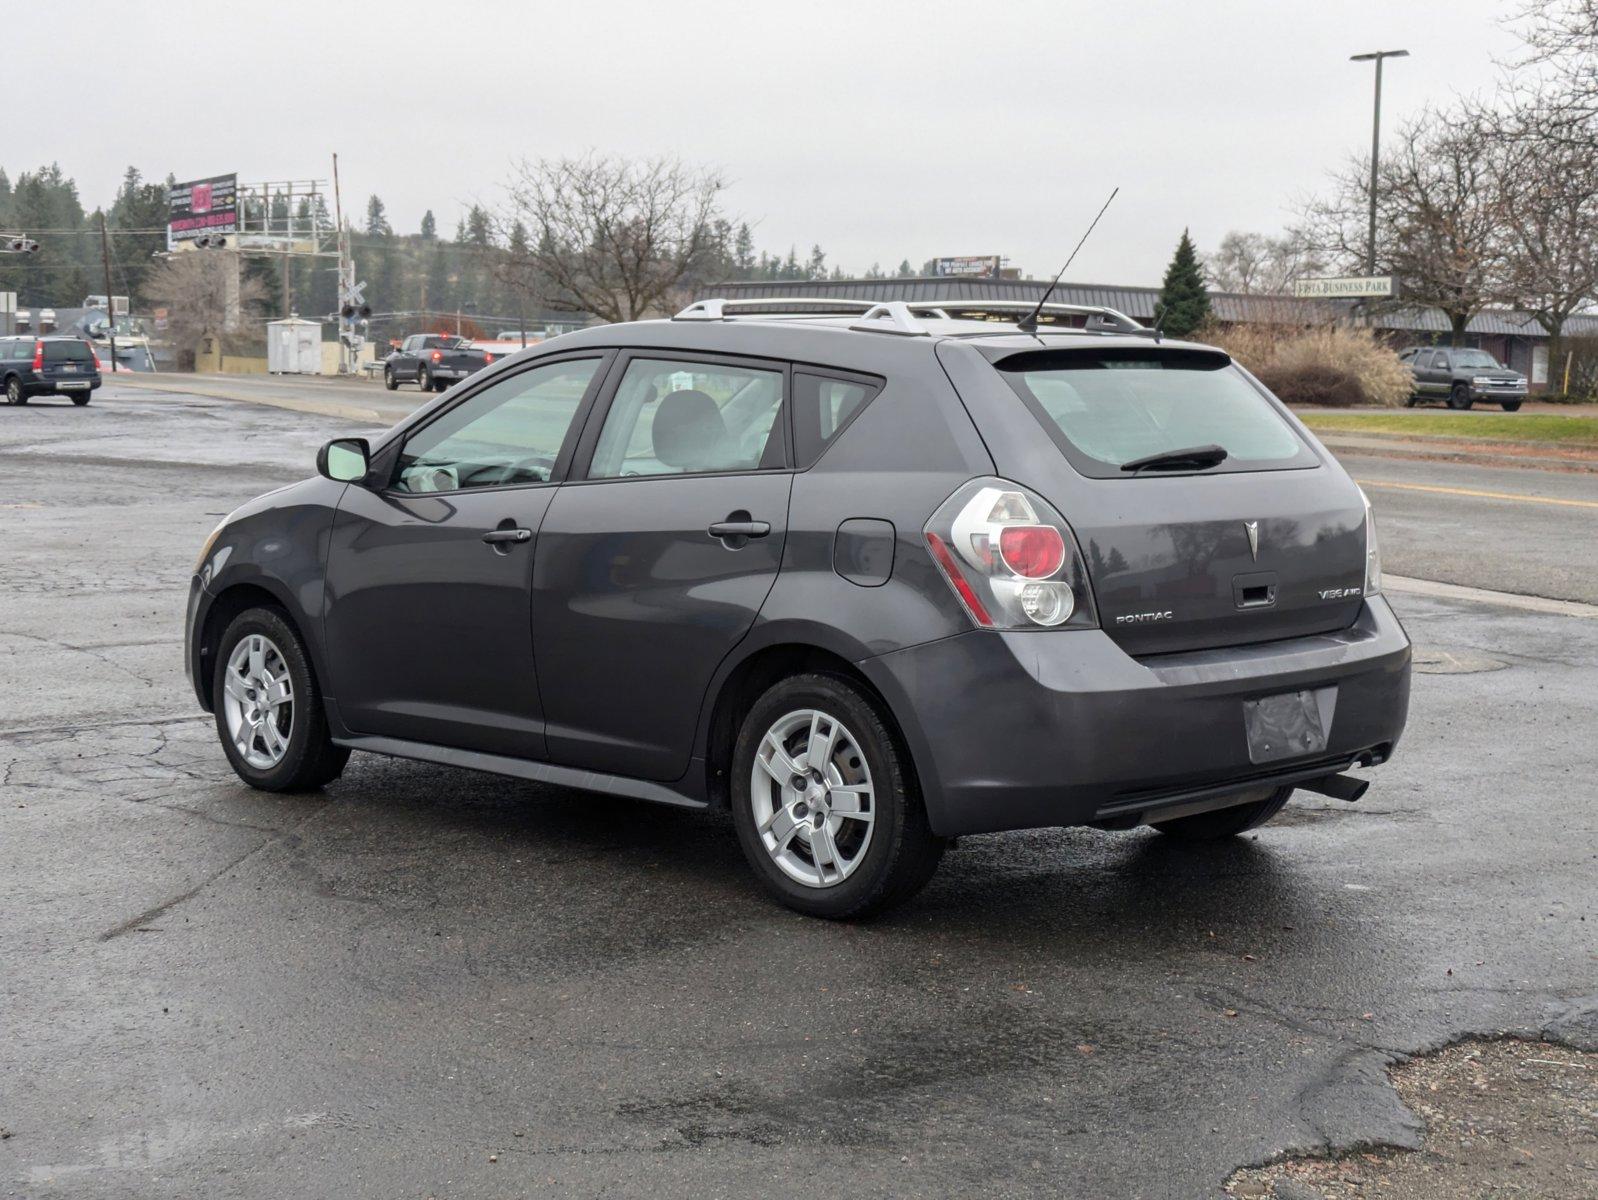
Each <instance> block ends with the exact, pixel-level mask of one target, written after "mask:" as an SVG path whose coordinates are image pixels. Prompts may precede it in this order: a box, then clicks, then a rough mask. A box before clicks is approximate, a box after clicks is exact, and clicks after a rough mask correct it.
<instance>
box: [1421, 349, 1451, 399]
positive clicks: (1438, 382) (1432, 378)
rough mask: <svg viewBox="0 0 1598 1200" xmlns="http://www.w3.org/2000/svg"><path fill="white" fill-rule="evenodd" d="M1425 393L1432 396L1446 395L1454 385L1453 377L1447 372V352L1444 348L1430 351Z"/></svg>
mask: <svg viewBox="0 0 1598 1200" xmlns="http://www.w3.org/2000/svg"><path fill="white" fill-rule="evenodd" d="M1426 379H1427V383H1428V387H1427V389H1426V390H1427V393H1428V394H1429V395H1432V396H1440V397H1446V396H1447V395H1448V393H1449V391H1450V390H1452V388H1453V386H1454V381H1453V377H1452V376H1451V374H1450V373H1449V365H1448V352H1447V351H1446V350H1433V351H1432V365H1431V370H1430V371H1429V372H1428V373H1427V376H1426Z"/></svg>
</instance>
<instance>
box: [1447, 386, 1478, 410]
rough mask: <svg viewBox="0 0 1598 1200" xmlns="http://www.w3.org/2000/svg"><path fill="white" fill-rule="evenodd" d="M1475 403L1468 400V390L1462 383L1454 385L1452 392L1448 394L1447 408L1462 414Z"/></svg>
mask: <svg viewBox="0 0 1598 1200" xmlns="http://www.w3.org/2000/svg"><path fill="white" fill-rule="evenodd" d="M1474 403H1475V401H1474V400H1472V399H1471V398H1470V389H1469V388H1468V387H1466V386H1465V385H1464V384H1462V383H1456V384H1455V385H1454V390H1453V391H1451V392H1449V393H1448V407H1449V408H1452V409H1457V410H1459V411H1461V412H1463V411H1464V410H1465V409H1467V408H1469V407H1470V406H1471V405H1472V404H1474Z"/></svg>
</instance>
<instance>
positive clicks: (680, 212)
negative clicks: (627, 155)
mask: <svg viewBox="0 0 1598 1200" xmlns="http://www.w3.org/2000/svg"><path fill="white" fill-rule="evenodd" d="M725 188H726V180H725V179H724V178H723V176H722V175H721V174H720V173H719V172H717V171H714V170H701V169H696V168H693V167H689V166H687V165H685V164H683V163H682V162H680V161H678V160H676V159H672V158H655V159H649V160H645V161H629V160H626V159H617V158H609V157H604V156H598V155H589V156H587V157H584V158H561V159H539V160H536V161H523V162H520V163H518V164H517V165H516V166H515V168H514V169H513V175H512V178H511V180H510V182H509V183H508V185H507V191H508V192H509V204H508V206H507V208H506V210H505V211H504V212H503V213H501V214H500V217H499V227H500V230H501V233H502V234H503V235H504V236H505V237H506V239H507V240H508V236H509V231H510V230H511V229H512V228H513V227H514V226H515V225H516V224H517V223H520V224H521V225H522V227H523V228H524V229H525V230H526V231H527V233H526V238H525V240H524V242H523V244H522V249H521V250H520V251H519V252H516V251H512V261H511V262H510V263H509V264H508V269H509V270H511V271H513V272H514V273H516V274H517V275H518V276H519V277H521V278H524V279H526V280H528V281H536V284H534V283H532V282H529V283H528V285H527V286H528V287H529V288H535V287H536V290H537V292H538V293H539V294H540V295H541V296H542V297H543V299H544V300H546V301H547V302H548V303H549V304H552V305H554V306H556V307H559V308H567V309H572V310H575V311H579V312H587V313H592V314H593V315H594V316H596V317H598V318H600V319H601V320H603V321H632V320H636V319H638V318H639V317H641V316H645V315H648V314H651V313H656V312H659V311H661V310H662V309H663V308H664V307H665V306H666V302H667V300H668V298H670V297H673V295H674V293H677V292H678V291H679V290H681V289H682V288H683V287H684V285H685V283H686V282H687V281H689V280H690V279H692V278H693V277H694V276H695V275H696V273H698V272H699V271H700V270H701V269H702V267H703V266H704V264H705V260H706V259H707V257H708V256H710V255H711V254H712V252H713V250H714V249H715V248H716V239H715V237H714V228H713V227H714V224H715V222H716V220H717V219H718V217H719V216H720V213H719V209H718V202H719V199H720V196H721V193H722V191H723V190H724V189H725Z"/></svg>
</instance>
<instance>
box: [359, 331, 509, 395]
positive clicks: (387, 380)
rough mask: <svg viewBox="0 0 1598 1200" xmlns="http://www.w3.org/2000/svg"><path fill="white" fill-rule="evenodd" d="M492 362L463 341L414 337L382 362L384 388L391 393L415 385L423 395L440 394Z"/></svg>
mask: <svg viewBox="0 0 1598 1200" xmlns="http://www.w3.org/2000/svg"><path fill="white" fill-rule="evenodd" d="M493 361H494V356H493V355H492V354H490V353H489V352H488V351H487V350H480V349H478V348H477V347H476V346H474V345H472V344H471V343H470V342H468V341H467V340H466V339H465V338H460V337H450V336H449V335H448V334H442V333H413V334H411V336H410V337H408V338H406V339H405V340H404V341H403V342H402V343H400V348H399V349H398V350H396V351H394V353H392V354H390V355H389V356H388V357H387V358H386V359H384V360H383V386H384V387H386V388H387V389H388V390H389V391H391V392H392V391H393V390H394V389H395V388H397V387H399V385H400V384H402V383H414V384H417V385H419V386H420V387H421V389H422V391H424V392H442V391H443V390H444V389H445V388H447V387H448V386H449V385H450V384H452V383H458V382H459V381H460V380H462V379H465V378H466V377H467V376H468V375H471V374H473V373H474V372H477V371H481V370H482V369H483V368H484V367H486V366H488V364H489V363H491V362H493Z"/></svg>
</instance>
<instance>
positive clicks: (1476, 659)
mask: <svg viewBox="0 0 1598 1200" xmlns="http://www.w3.org/2000/svg"><path fill="white" fill-rule="evenodd" d="M1508 665H1509V664H1508V663H1506V662H1505V661H1504V660H1503V659H1501V658H1493V657H1492V656H1491V655H1487V654H1481V653H1479V652H1477V651H1475V650H1444V649H1443V648H1442V647H1440V646H1416V647H1415V670H1417V671H1419V672H1420V673H1421V674H1422V675H1474V674H1476V673H1477V672H1479V671H1502V670H1503V669H1504V668H1505V667H1507V666H1508Z"/></svg>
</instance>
